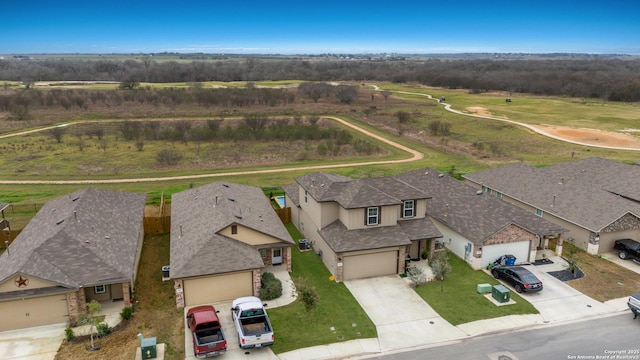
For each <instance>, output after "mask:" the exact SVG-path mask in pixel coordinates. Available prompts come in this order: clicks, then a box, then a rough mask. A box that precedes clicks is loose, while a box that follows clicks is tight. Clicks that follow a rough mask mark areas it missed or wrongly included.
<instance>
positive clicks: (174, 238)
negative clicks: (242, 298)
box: [170, 182, 294, 278]
mask: <svg viewBox="0 0 640 360" xmlns="http://www.w3.org/2000/svg"><path fill="white" fill-rule="evenodd" d="M233 224H237V225H241V226H244V227H247V228H250V229H253V230H255V231H258V232H261V233H263V234H266V235H269V236H271V237H273V238H276V239H279V240H280V241H282V244H283V245H293V244H294V242H293V239H292V238H291V235H289V232H288V231H287V230H286V228H285V227H284V225H283V224H282V221H281V220H280V218H279V217H278V215H277V214H276V213H275V211H274V209H273V207H272V206H271V203H270V202H269V199H267V197H266V196H265V195H264V193H263V192H262V190H261V189H260V188H257V187H254V186H247V185H241V184H234V183H226V182H214V183H211V184H207V185H204V186H200V187H197V188H194V189H189V190H185V191H182V192H180V193H177V194H173V196H172V198H171V270H170V275H171V278H184V277H192V276H200V275H211V274H218V273H224V272H232V271H240V270H249V269H256V268H261V267H263V266H264V264H263V262H262V259H261V257H260V255H259V253H258V251H257V249H256V248H254V247H253V246H250V245H247V244H245V243H242V242H241V241H237V240H234V239H230V238H227V237H224V236H222V235H220V234H218V232H219V231H220V230H222V229H224V228H226V227H228V226H230V225H233Z"/></svg>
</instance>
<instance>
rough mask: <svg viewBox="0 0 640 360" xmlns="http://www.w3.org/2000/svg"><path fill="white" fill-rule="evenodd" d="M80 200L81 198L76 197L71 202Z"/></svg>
mask: <svg viewBox="0 0 640 360" xmlns="http://www.w3.org/2000/svg"><path fill="white" fill-rule="evenodd" d="M78 199H80V196H76V197H74V198H73V199H71V201H76V200H78Z"/></svg>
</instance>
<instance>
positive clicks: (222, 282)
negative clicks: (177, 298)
mask: <svg viewBox="0 0 640 360" xmlns="http://www.w3.org/2000/svg"><path fill="white" fill-rule="evenodd" d="M183 286H184V301H185V304H186V305H187V306H191V305H198V304H207V303H212V302H219V301H228V300H233V299H235V298H238V297H241V296H251V295H253V273H252V272H251V271H245V272H240V273H233V274H228V275H217V276H208V277H203V278H197V279H188V280H185V281H184V285H183Z"/></svg>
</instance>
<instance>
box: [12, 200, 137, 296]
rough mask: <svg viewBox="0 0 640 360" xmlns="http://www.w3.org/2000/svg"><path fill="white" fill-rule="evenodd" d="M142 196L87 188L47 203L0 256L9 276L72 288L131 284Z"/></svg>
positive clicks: (134, 266)
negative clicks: (21, 275) (127, 282)
mask: <svg viewBox="0 0 640 360" xmlns="http://www.w3.org/2000/svg"><path fill="white" fill-rule="evenodd" d="M145 202H146V195H144V194H139V193H131V192H123V191H114V190H101V189H94V188H87V189H83V190H79V191H76V192H74V193H72V194H69V195H65V196H62V197H59V198H57V199H54V200H52V201H49V202H47V203H46V204H45V205H44V206H43V207H42V209H40V211H38V213H37V214H36V216H35V217H34V218H33V219H32V220H31V221H30V222H29V224H27V226H26V227H25V228H24V229H23V230H22V232H21V233H20V234H19V235H18V236H17V237H16V239H15V240H14V241H13V243H12V244H11V245H10V246H9V250H8V251H5V252H4V253H3V254H2V256H0V281H5V280H6V279H7V278H9V277H11V276H14V275H15V274H18V273H20V274H25V275H27V276H34V277H37V278H40V279H43V280H46V281H50V282H53V283H55V284H58V285H60V286H63V287H68V288H78V287H80V286H92V285H98V284H109V283H116V282H121V281H132V280H133V279H134V274H135V271H136V266H137V264H136V263H135V262H136V256H137V248H138V245H139V243H138V241H139V235H140V232H141V231H142V221H143V218H144V207H145Z"/></svg>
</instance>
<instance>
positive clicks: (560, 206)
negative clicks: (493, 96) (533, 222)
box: [464, 157, 640, 254]
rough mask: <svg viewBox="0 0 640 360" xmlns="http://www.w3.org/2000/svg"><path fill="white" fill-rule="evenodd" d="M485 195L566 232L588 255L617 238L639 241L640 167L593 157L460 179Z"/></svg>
mask: <svg viewBox="0 0 640 360" xmlns="http://www.w3.org/2000/svg"><path fill="white" fill-rule="evenodd" d="M464 178H465V179H466V182H467V183H469V184H471V185H473V186H475V187H476V188H477V189H481V190H482V191H483V192H485V193H487V194H491V195H493V196H494V197H497V198H499V199H502V201H504V202H508V203H511V204H514V205H517V206H518V207H520V208H523V209H525V210H526V211H528V212H530V213H534V214H536V215H537V216H538V217H541V218H544V219H546V220H548V221H550V222H553V223H555V224H557V225H559V226H562V227H564V228H566V229H568V230H569V231H568V232H567V233H566V234H565V235H564V236H563V237H564V239H565V241H569V242H571V243H573V244H575V245H576V246H578V247H580V248H582V249H584V250H586V251H588V252H589V253H592V254H602V253H606V252H609V251H611V250H612V246H613V241H615V240H617V239H621V238H633V239H636V240H640V166H638V165H628V164H624V163H621V162H617V161H612V160H607V159H603V158H598V157H592V158H586V159H581V160H575V161H570V162H566V163H561V164H557V165H552V166H546V167H541V168H536V167H533V166H531V165H528V164H524V163H515V164H510V165H505V166H501V167H498V168H495V169H490V170H484V171H479V172H475V173H470V174H466V175H464Z"/></svg>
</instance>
